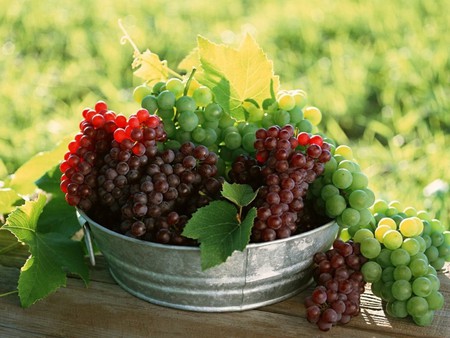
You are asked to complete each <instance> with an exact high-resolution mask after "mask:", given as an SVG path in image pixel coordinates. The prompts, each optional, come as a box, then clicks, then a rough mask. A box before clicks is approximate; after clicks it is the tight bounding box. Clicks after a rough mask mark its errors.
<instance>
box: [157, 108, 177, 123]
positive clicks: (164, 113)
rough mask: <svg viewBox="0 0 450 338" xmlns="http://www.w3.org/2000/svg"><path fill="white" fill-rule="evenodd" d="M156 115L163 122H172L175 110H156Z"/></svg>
mask: <svg viewBox="0 0 450 338" xmlns="http://www.w3.org/2000/svg"><path fill="white" fill-rule="evenodd" d="M156 115H158V116H159V117H160V118H161V119H162V120H164V121H168V120H172V119H173V118H174V116H175V109H173V108H170V109H158V110H157V112H156Z"/></svg>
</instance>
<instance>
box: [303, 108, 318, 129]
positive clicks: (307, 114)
mask: <svg viewBox="0 0 450 338" xmlns="http://www.w3.org/2000/svg"><path fill="white" fill-rule="evenodd" d="M303 117H304V118H305V119H307V120H309V122H311V124H312V125H313V126H317V125H318V124H319V123H320V121H322V113H321V112H320V110H319V108H316V107H306V108H303Z"/></svg>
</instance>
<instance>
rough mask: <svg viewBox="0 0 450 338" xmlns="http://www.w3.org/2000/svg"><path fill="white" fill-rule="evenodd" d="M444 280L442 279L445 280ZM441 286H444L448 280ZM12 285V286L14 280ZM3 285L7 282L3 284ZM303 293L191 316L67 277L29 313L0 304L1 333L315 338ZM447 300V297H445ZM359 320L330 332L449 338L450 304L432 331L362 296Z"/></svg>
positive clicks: (7, 301) (11, 275) (9, 273)
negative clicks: (387, 315) (65, 282)
mask: <svg viewBox="0 0 450 338" xmlns="http://www.w3.org/2000/svg"><path fill="white" fill-rule="evenodd" d="M0 273H1V276H2V283H1V284H0V292H1V289H4V288H5V287H6V288H8V285H9V289H11V287H13V286H14V283H16V281H17V276H18V271H17V270H15V269H14V268H1V269H0ZM444 276H445V275H444ZM441 279H443V282H444V283H443V285H444V286H448V285H449V278H448V276H446V277H445V278H442V276H441ZM14 280H15V281H14ZM5 281H7V282H5ZM305 297H306V293H305V292H303V293H301V294H299V295H297V296H295V297H292V298H291V299H289V300H287V301H284V302H281V303H278V304H275V305H271V306H267V307H264V308H262V309H259V310H251V311H244V312H240V313H195V312H188V311H181V310H174V309H169V308H164V307H159V306H156V305H153V304H150V303H147V302H145V301H142V300H140V299H137V298H135V297H134V296H132V295H129V294H128V293H126V292H125V291H123V290H122V289H120V288H119V287H118V286H117V285H114V284H110V283H104V282H97V281H94V282H92V283H91V284H90V286H89V287H88V288H85V287H84V286H83V283H82V282H81V281H80V280H79V279H74V278H69V281H68V287H67V288H62V289H60V290H58V291H57V292H56V293H55V294H54V295H51V296H50V297H49V298H47V299H45V300H43V301H40V302H38V303H36V304H35V305H33V306H32V307H30V308H28V309H22V308H20V306H19V303H18V298H17V295H10V296H7V297H5V298H3V299H0V318H2V321H1V322H2V326H0V333H1V332H2V331H1V329H3V328H5V327H6V328H7V329H8V330H18V332H19V330H24V329H26V330H27V331H31V332H34V333H36V334H42V335H47V336H50V335H57V336H71V337H83V336H84V337H85V336H95V337H112V336H114V337H122V336H124V337H125V336H126V337H139V336H148V335H157V336H174V335H182V336H186V337H191V336H192V337H195V336H206V337H207V336H216V337H235V336H249V337H253V336H258V337H282V336H283V337H298V336H299V335H311V336H320V335H321V334H322V333H321V332H320V331H319V330H318V329H317V328H316V327H315V326H314V325H311V324H309V323H308V322H307V321H306V319H305V318H304V307H303V300H304V298H305ZM446 299H448V298H446ZM363 303H366V305H364V309H363V311H362V312H361V315H359V316H357V317H356V318H354V319H353V320H352V321H351V322H350V323H349V324H348V325H346V326H337V327H335V328H333V329H332V334H333V335H335V336H347V337H362V336H364V335H367V334H370V335H371V336H376V337H393V336H395V337H425V336H426V337H446V336H447V337H448V336H450V331H449V328H448V323H449V321H448V314H449V313H450V309H449V304H448V302H447V304H446V308H445V309H444V310H443V311H440V312H443V313H444V314H445V315H444V316H442V315H439V314H438V315H437V317H436V318H435V321H436V320H437V321H438V322H437V323H436V322H435V323H434V325H433V326H432V327H427V328H421V327H418V326H416V325H414V324H412V323H411V322H409V321H402V320H398V319H395V320H388V319H386V318H385V316H384V312H383V310H382V309H381V308H380V307H381V302H379V300H378V298H376V297H373V296H370V294H364V297H363Z"/></svg>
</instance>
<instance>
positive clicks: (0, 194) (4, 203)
mask: <svg viewBox="0 0 450 338" xmlns="http://www.w3.org/2000/svg"><path fill="white" fill-rule="evenodd" d="M22 201H23V199H22V197H20V196H19V195H18V194H17V192H16V191H15V190H12V189H10V188H3V189H0V215H5V214H9V213H10V212H11V211H13V210H14V208H15V207H16V206H17V205H19V204H22V203H21V202H22Z"/></svg>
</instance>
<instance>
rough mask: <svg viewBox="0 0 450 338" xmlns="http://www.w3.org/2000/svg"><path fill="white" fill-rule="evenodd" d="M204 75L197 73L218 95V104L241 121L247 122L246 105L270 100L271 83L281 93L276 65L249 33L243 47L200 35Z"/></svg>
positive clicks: (215, 94) (199, 78)
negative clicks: (228, 44)
mask: <svg viewBox="0 0 450 338" xmlns="http://www.w3.org/2000/svg"><path fill="white" fill-rule="evenodd" d="M197 43H198V49H199V56H200V62H201V65H202V69H203V72H199V73H198V74H197V79H198V81H199V82H200V83H202V84H204V85H206V86H207V87H209V88H210V89H211V91H212V92H213V93H214V96H215V100H216V102H217V103H218V104H220V105H221V106H222V108H224V109H225V111H227V112H229V113H230V115H231V116H232V117H234V118H236V119H237V120H244V119H245V113H244V108H243V107H242V104H243V102H244V101H245V100H247V99H253V100H255V101H257V102H259V103H260V104H261V103H262V101H263V100H264V99H266V98H268V97H270V82H271V80H273V83H274V90H275V91H277V90H278V86H279V79H278V76H275V75H274V72H273V63H272V61H270V60H269V59H268V58H267V55H266V54H265V53H264V52H263V50H262V49H261V48H260V47H259V46H258V44H257V43H256V41H255V39H254V38H253V37H251V35H249V34H247V35H246V36H245V38H244V40H243V41H242V43H241V45H240V46H239V48H237V49H235V48H231V47H229V46H226V45H218V44H215V43H213V42H211V41H209V40H208V39H206V38H204V37H202V36H199V37H198V39H197Z"/></svg>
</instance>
